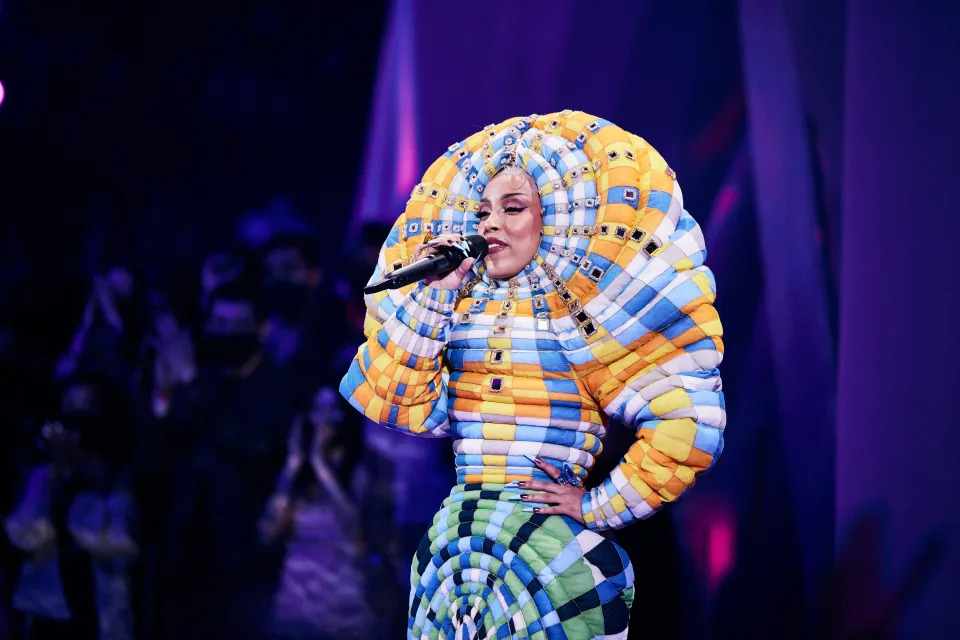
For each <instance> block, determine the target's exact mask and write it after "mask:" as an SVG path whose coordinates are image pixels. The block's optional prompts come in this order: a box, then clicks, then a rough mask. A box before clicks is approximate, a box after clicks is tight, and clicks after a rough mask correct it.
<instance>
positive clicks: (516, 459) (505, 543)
mask: <svg viewBox="0 0 960 640" xmlns="http://www.w3.org/2000/svg"><path fill="white" fill-rule="evenodd" d="M473 233H480V234H481V235H483V236H484V237H486V238H487V241H488V243H489V245H490V252H489V255H488V256H487V257H486V259H485V260H484V261H483V262H482V263H481V264H473V263H472V261H470V260H467V261H464V263H463V264H461V265H460V267H459V268H458V269H457V270H455V271H454V272H453V273H451V274H448V275H446V276H444V277H443V278H439V279H433V280H431V281H429V282H421V283H418V284H416V285H414V286H411V287H407V288H406V289H402V290H399V291H390V292H383V293H378V294H374V295H372V296H368V298H367V306H368V312H369V313H368V317H367V326H366V334H367V336H368V340H367V342H366V343H365V344H364V345H362V346H361V347H360V350H359V352H358V354H357V357H356V359H355V360H354V362H353V364H352V365H351V368H350V370H349V371H348V373H347V375H346V376H345V377H344V380H343V382H342V383H341V393H343V394H344V395H345V396H346V397H347V398H348V399H349V400H350V402H351V404H353V406H355V407H356V408H358V409H359V410H361V411H363V412H364V413H365V414H366V415H367V417H369V418H370V419H372V420H375V421H377V422H380V423H382V424H384V425H385V426H387V427H389V428H393V429H399V430H401V431H404V432H407V433H410V434H413V435H423V436H434V437H441V436H451V437H453V438H454V443H453V446H454V452H455V453H456V464H457V477H458V484H457V485H456V486H455V487H454V488H453V490H452V491H451V493H450V496H449V497H448V498H447V499H446V500H445V501H444V503H443V506H442V508H441V509H440V511H439V513H437V515H436V517H435V518H434V524H433V526H432V527H431V528H430V530H429V532H428V533H427V535H426V536H425V537H424V539H423V541H422V543H421V545H420V549H419V550H418V552H417V556H416V558H415V559H414V562H413V571H412V589H413V591H412V593H411V597H410V618H409V623H408V636H409V637H412V638H419V637H424V638H426V637H437V636H439V637H454V636H455V637H458V638H460V637H503V636H504V635H511V636H512V635H513V634H519V635H521V636H524V635H529V636H530V637H535V638H574V639H577V640H580V639H583V638H594V637H605V638H610V637H625V636H626V629H627V622H628V615H629V610H630V607H631V605H632V603H633V599H634V588H633V572H634V570H633V567H632V566H631V564H630V562H629V560H628V559H627V557H626V554H625V553H624V552H623V550H622V549H620V548H619V547H618V546H617V545H616V544H614V543H613V542H611V541H609V540H607V539H606V538H604V537H603V536H601V535H600V534H599V533H597V532H598V531H603V530H607V529H616V528H620V527H623V526H626V525H627V524H629V523H631V522H633V521H635V520H638V519H642V518H646V517H648V516H650V515H651V514H652V513H654V512H655V511H656V510H657V509H658V508H659V507H660V506H661V505H662V504H663V503H664V502H670V501H673V500H675V499H676V498H677V497H678V496H679V495H680V493H682V492H683V491H684V490H685V489H686V488H687V487H688V486H691V485H692V484H693V482H694V479H695V477H696V475H697V474H698V473H699V472H702V471H704V470H706V469H708V468H710V467H711V466H712V465H713V463H714V461H715V459H716V457H717V456H718V455H719V453H720V451H721V450H722V443H723V437H722V432H723V427H724V422H725V412H724V403H723V394H722V392H721V390H720V389H721V383H720V377H719V372H718V371H717V368H716V367H717V365H718V364H719V363H720V360H721V357H722V352H723V345H722V342H721V339H720V338H721V334H722V329H721V326H720V321H719V318H718V317H717V313H716V311H715V310H714V308H713V306H712V303H713V301H714V298H715V283H714V280H713V275H712V274H711V272H710V271H709V269H707V268H706V267H705V266H703V260H704V257H705V255H706V251H705V249H704V246H703V235H702V234H701V232H700V229H699V227H698V225H697V223H696V222H695V221H694V220H693V218H692V217H691V216H690V215H689V214H688V213H687V212H686V211H684V210H683V204H682V196H681V194H680V189H679V187H678V186H677V183H676V180H675V174H674V172H673V171H672V170H671V169H670V168H669V167H667V165H666V163H665V162H664V160H663V158H661V157H660V156H659V154H657V152H656V151H654V150H653V149H652V148H651V147H650V146H649V145H648V144H647V143H646V142H645V141H644V140H642V139H641V138H639V137H637V136H634V135H632V134H630V133H628V132H626V131H623V130H622V129H620V128H618V127H616V126H615V125H613V124H612V123H610V122H607V121H605V120H602V119H599V118H595V117H593V116H590V115H587V114H584V113H580V112H572V111H564V112H561V113H558V114H550V115H546V116H530V117H528V118H514V119H511V120H508V121H506V122H504V123H502V124H500V125H491V126H489V127H487V128H486V129H484V131H482V132H479V133H477V134H475V135H474V136H472V137H470V138H468V139H467V140H465V141H464V142H461V143H459V144H455V145H453V146H451V147H450V149H449V151H448V152H447V153H446V154H444V156H442V157H441V158H439V159H438V160H437V161H436V162H435V163H434V164H433V165H432V166H431V167H430V169H429V170H428V171H427V173H426V175H425V176H424V179H423V182H421V184H419V185H417V187H416V188H415V189H414V191H413V194H412V196H411V199H410V201H409V202H408V204H407V208H406V211H405V212H404V214H403V215H401V216H400V218H399V220H398V221H397V223H396V224H395V225H394V227H393V229H392V231H391V233H390V235H389V236H388V238H387V241H386V243H385V245H384V247H383V249H382V250H381V256H380V261H379V264H378V267H377V269H376V271H375V272H374V274H373V277H372V279H371V280H376V279H379V278H380V277H381V276H382V275H383V274H384V273H386V272H388V271H389V270H392V269H396V268H398V267H400V266H402V265H404V264H407V263H408V262H410V261H411V260H413V259H415V258H416V257H417V256H418V255H419V254H421V253H423V252H424V251H429V249H430V247H431V246H435V245H436V244H440V243H446V242H449V241H450V236H451V235H456V234H464V235H466V234H473ZM433 236H438V237H437V238H434V237H433ZM608 417H614V418H617V419H619V420H621V421H623V422H624V423H626V424H628V425H630V426H631V427H634V428H636V429H637V442H636V443H634V444H633V445H632V446H631V448H630V449H629V451H628V452H627V454H626V456H625V457H624V458H623V460H622V461H621V463H620V465H619V466H618V467H617V468H616V469H615V470H614V471H613V472H612V473H611V474H610V476H609V477H608V478H606V479H605V480H604V481H603V482H602V483H601V484H600V485H599V486H597V487H596V488H594V489H592V490H590V491H585V490H584V489H583V488H581V486H582V480H583V479H584V478H585V477H586V475H587V473H588V471H589V469H590V467H591V466H592V465H593V461H594V457H595V456H596V455H597V454H598V453H599V451H600V448H601V440H602V438H603V435H604V432H605V424H606V420H607V419H608ZM638 608H639V610H641V611H642V609H643V607H642V601H641V603H640V604H639V605H638Z"/></svg>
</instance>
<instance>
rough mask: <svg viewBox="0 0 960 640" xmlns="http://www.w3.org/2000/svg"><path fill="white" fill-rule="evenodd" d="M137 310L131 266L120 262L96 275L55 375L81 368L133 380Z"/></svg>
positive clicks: (63, 374)
mask: <svg viewBox="0 0 960 640" xmlns="http://www.w3.org/2000/svg"><path fill="white" fill-rule="evenodd" d="M136 310H137V309H136V304H135V303H134V281H133V275H132V274H131V273H130V271H129V270H128V269H126V268H125V267H119V266H118V267H113V268H112V269H110V270H109V271H107V272H106V273H103V274H98V275H96V276H95V277H94V279H93V291H92V292H91V294H90V297H89V299H88V300H87V304H86V307H84V311H83V319H82V321H81V323H80V327H79V328H78V329H77V331H76V332H75V334H74V337H73V341H72V342H71V344H70V347H69V348H68V350H67V352H66V353H64V354H63V355H62V356H61V358H60V361H59V362H58V363H57V367H56V372H55V377H56V378H58V379H62V378H65V377H67V376H69V375H71V374H73V373H75V372H77V371H81V370H82V371H102V372H104V373H109V374H110V375H111V376H113V378H114V379H116V380H123V381H127V380H132V378H133V375H132V374H133V369H134V366H135V364H136V359H137V349H138V346H139V344H138V343H139V339H140V336H139V332H138V327H137V322H136Z"/></svg>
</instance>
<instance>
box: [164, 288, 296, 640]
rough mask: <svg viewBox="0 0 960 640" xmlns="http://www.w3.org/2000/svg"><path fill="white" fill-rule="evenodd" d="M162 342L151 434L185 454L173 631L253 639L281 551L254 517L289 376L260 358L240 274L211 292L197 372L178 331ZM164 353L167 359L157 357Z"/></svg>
mask: <svg viewBox="0 0 960 640" xmlns="http://www.w3.org/2000/svg"><path fill="white" fill-rule="evenodd" d="M178 331H179V330H177V331H171V332H170V333H169V334H168V337H169V338H171V339H170V340H166V341H161V343H160V345H161V346H160V347H158V356H157V357H158V359H159V360H163V361H167V362H181V361H183V362H182V363H181V364H179V365H177V366H172V367H170V369H171V370H174V369H175V370H178V371H181V375H173V376H171V379H170V383H171V388H170V391H169V397H168V400H167V406H166V409H165V411H164V412H163V415H162V418H161V419H159V420H158V423H157V429H159V430H161V431H163V432H164V433H166V434H167V437H168V438H169V439H171V440H173V441H175V442H178V443H180V447H181V450H182V451H184V452H186V455H184V456H183V457H182V458H181V460H182V467H181V468H180V469H178V471H177V474H176V477H175V478H174V479H173V482H174V491H173V501H172V504H171V506H170V510H171V515H170V517H169V520H168V531H167V535H166V539H165V540H164V543H163V544H164V547H165V554H164V555H165V560H164V562H163V568H164V569H165V571H166V572H167V581H166V582H167V586H168V587H169V589H170V590H169V591H168V592H167V595H168V596H169V597H172V598H173V600H174V601H173V605H174V607H173V608H174V611H173V612H172V616H173V618H174V619H173V620H172V623H173V624H174V625H175V628H174V629H173V630H172V631H171V633H172V635H176V636H178V637H186V636H188V635H189V636H197V635H203V634H207V633H213V632H214V631H215V632H216V633H218V634H223V635H230V634H234V635H236V636H237V637H261V636H262V635H263V634H264V632H265V629H266V622H267V617H268V612H269V609H270V604H271V599H272V595H273V592H274V585H275V579H276V574H277V571H278V569H279V566H280V562H281V560H282V550H281V549H279V548H278V547H275V548H268V547H265V546H264V545H263V544H262V543H261V542H260V540H259V539H258V535H257V520H258V518H259V515H260V513H261V511H262V508H263V505H264V504H265V503H266V501H267V498H268V497H269V495H270V493H271V490H272V488H273V484H274V482H273V481H274V476H275V473H276V469H278V468H280V467H281V465H282V464H283V459H284V452H285V440H286V433H287V430H288V429H289V426H290V425H291V424H292V423H293V419H294V417H295V416H296V414H297V410H298V408H299V407H302V406H303V398H302V395H301V394H300V391H299V389H300V387H299V385H297V384H296V380H295V379H294V378H293V377H292V376H291V375H290V374H289V373H288V372H286V371H285V370H283V369H281V368H279V367H277V366H276V365H275V364H274V363H272V362H271V361H270V359H268V358H266V357H265V354H264V349H263V342H262V339H263V335H264V332H265V323H264V315H263V313H262V311H261V306H260V302H259V299H258V294H257V281H256V280H255V279H253V278H250V277H241V278H238V279H236V280H233V281H230V282H227V283H225V284H223V285H222V286H220V287H219V288H217V289H215V290H214V291H213V292H212V293H211V295H210V301H209V309H208V312H207V315H206V317H205V319H204V322H203V323H202V331H201V335H200V339H199V343H198V345H197V360H198V362H197V366H196V372H197V373H196V376H195V378H193V379H192V380H191V379H190V378H191V376H189V375H182V372H183V371H184V370H185V369H189V366H187V364H186V361H187V360H189V357H188V352H189V349H187V348H186V346H185V344H184V343H185V342H186V338H185V336H184V335H183V334H182V333H178ZM165 349H169V350H172V351H177V352H178V353H177V354H176V355H171V354H169V353H160V351H163V350H165Z"/></svg>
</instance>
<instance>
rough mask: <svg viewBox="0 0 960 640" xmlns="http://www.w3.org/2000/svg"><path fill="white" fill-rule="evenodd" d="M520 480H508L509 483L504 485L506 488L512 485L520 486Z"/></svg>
mask: <svg viewBox="0 0 960 640" xmlns="http://www.w3.org/2000/svg"><path fill="white" fill-rule="evenodd" d="M519 482H520V481H519V480H514V481H513V482H508V483H507V484H505V485H503V487H504V488H505V489H506V488H510V487H519V486H520V485H519V484H518V483H519Z"/></svg>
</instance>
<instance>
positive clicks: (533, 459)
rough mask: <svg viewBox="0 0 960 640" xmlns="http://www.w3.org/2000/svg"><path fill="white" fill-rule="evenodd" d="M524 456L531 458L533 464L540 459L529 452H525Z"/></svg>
mask: <svg viewBox="0 0 960 640" xmlns="http://www.w3.org/2000/svg"><path fill="white" fill-rule="evenodd" d="M523 457H524V458H526V459H527V460H529V461H530V462H532V463H533V464H537V460H539V458H534V457H533V456H531V455H530V454H527V453H525V454H523Z"/></svg>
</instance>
